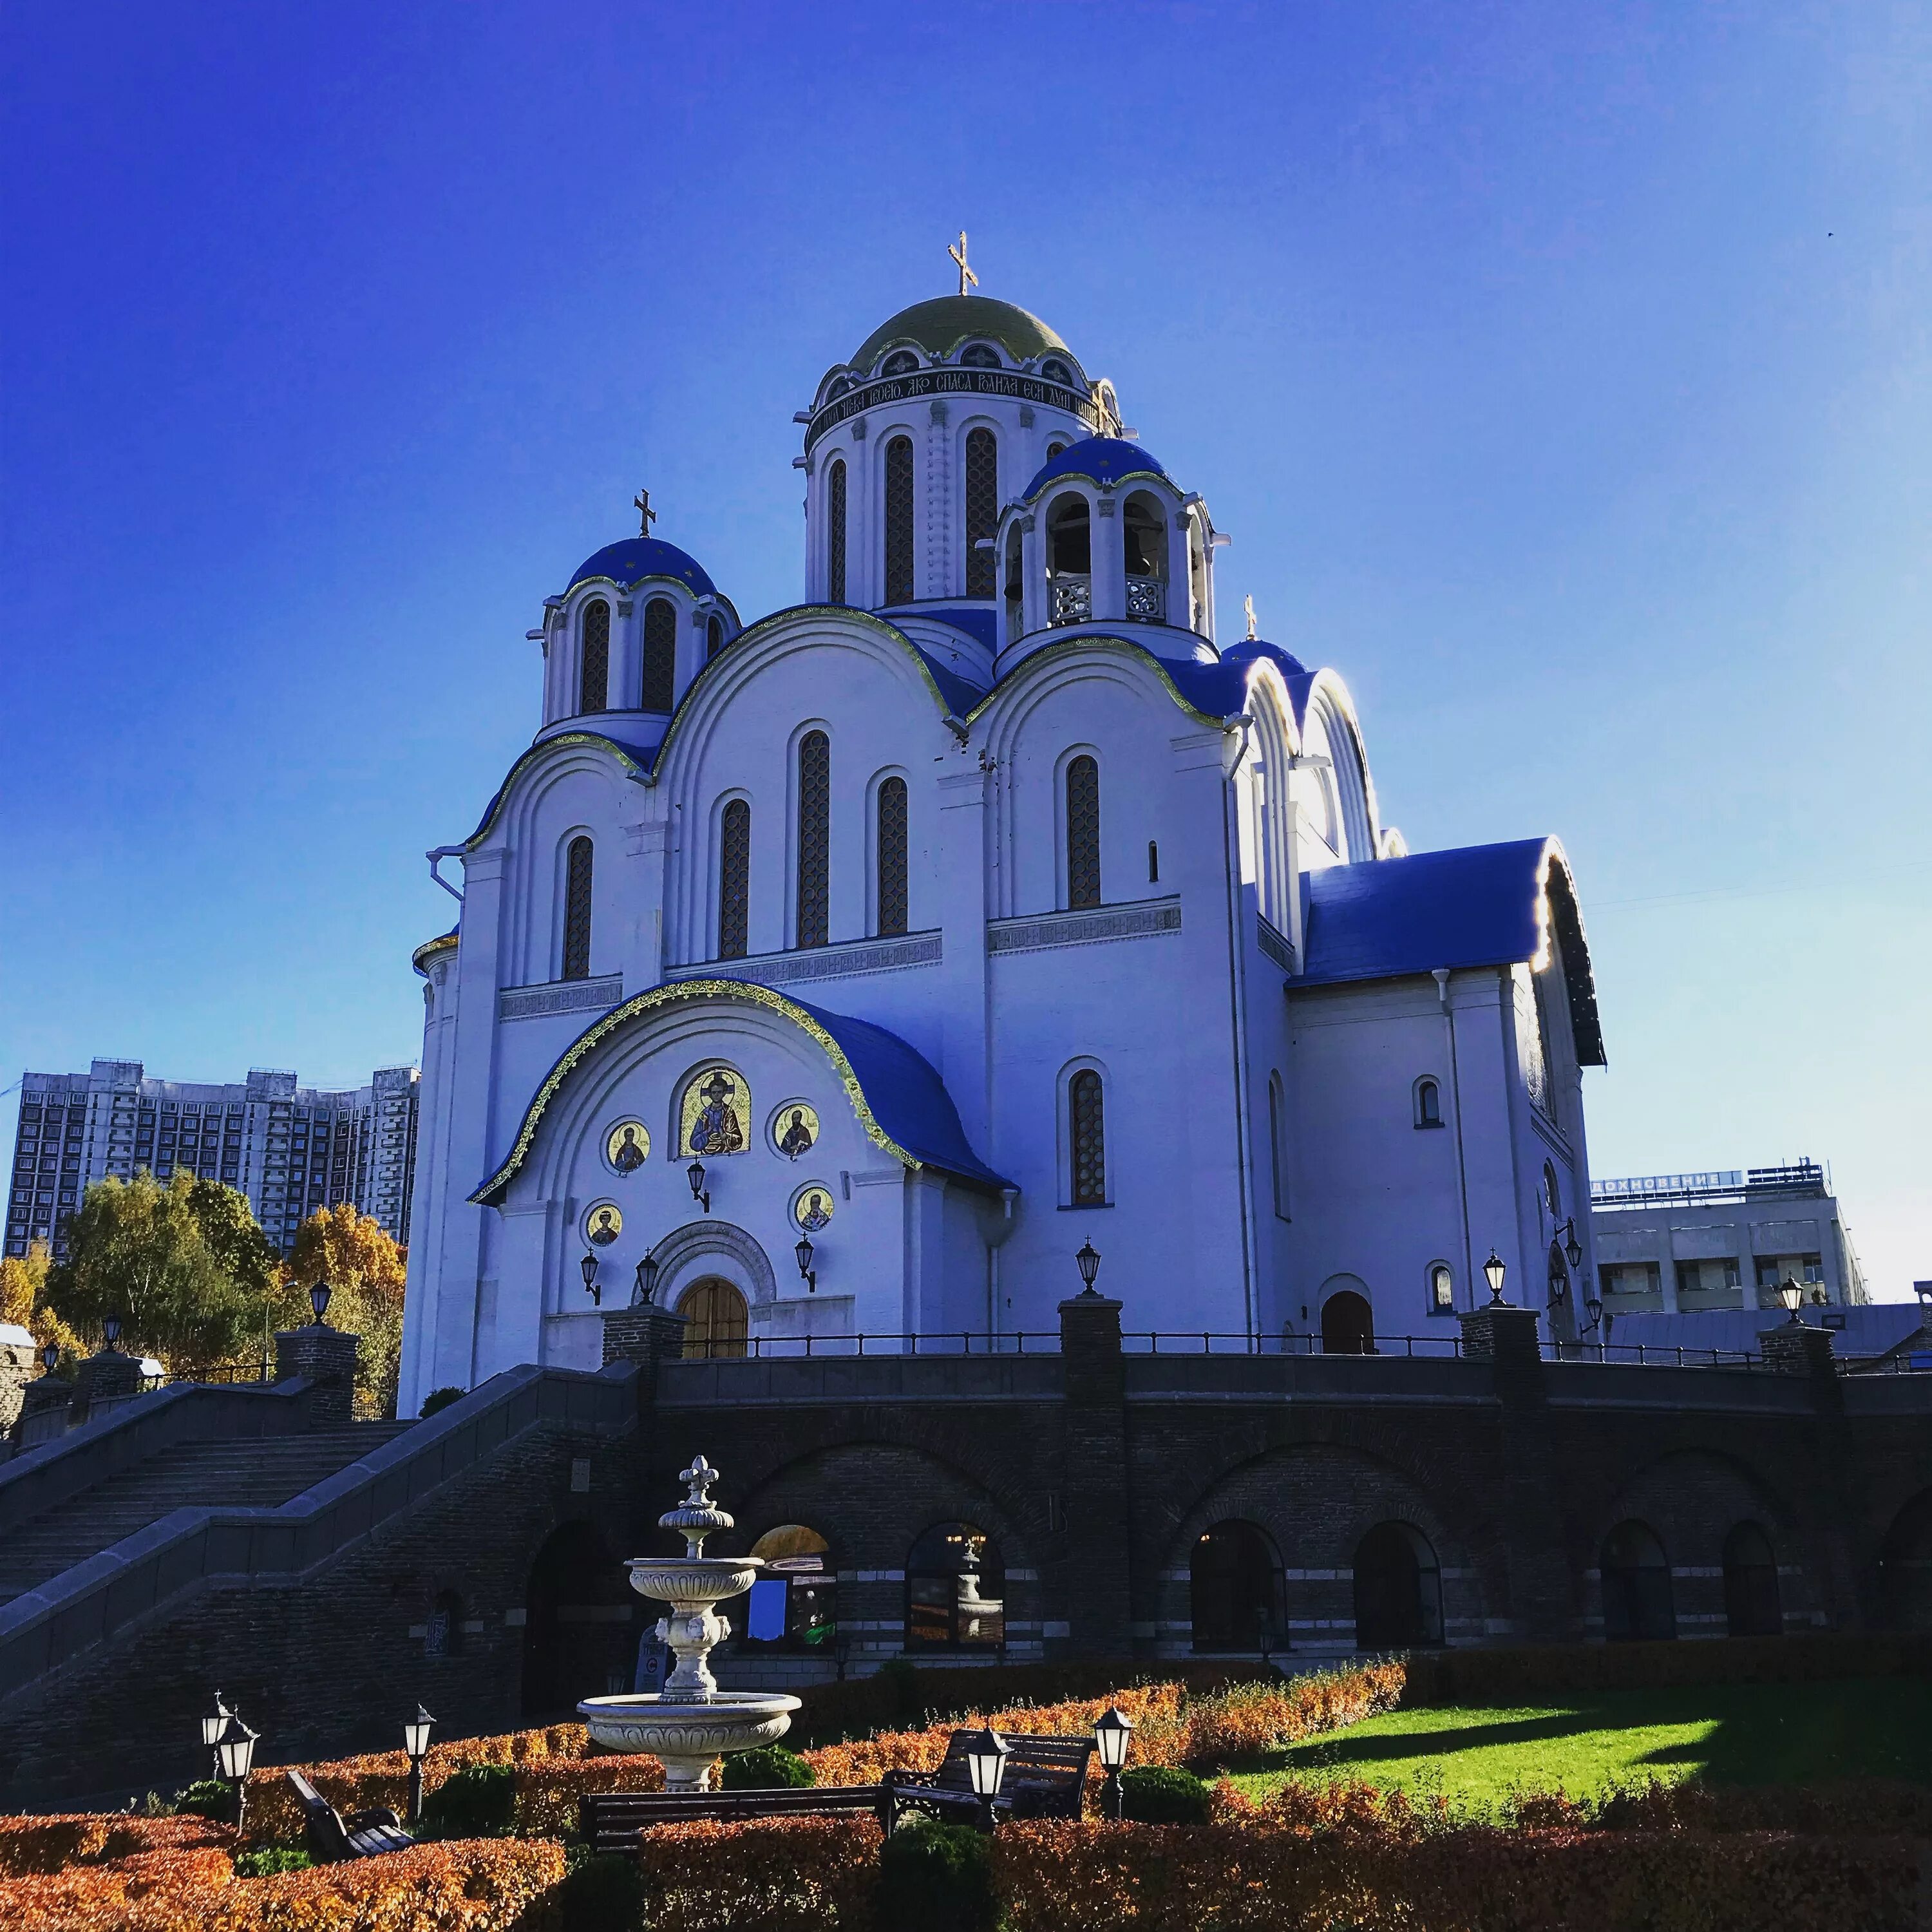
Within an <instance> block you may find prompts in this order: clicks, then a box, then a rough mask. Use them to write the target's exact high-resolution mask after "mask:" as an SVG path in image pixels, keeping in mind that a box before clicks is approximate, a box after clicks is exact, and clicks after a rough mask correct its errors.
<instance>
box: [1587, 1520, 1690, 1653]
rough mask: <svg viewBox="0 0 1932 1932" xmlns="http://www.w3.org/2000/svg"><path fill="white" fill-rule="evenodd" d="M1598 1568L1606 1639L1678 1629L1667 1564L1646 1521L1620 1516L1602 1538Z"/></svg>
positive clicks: (1632, 1639)
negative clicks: (1627, 1520) (1623, 1519)
mask: <svg viewBox="0 0 1932 1932" xmlns="http://www.w3.org/2000/svg"><path fill="white" fill-rule="evenodd" d="M1598 1574H1599V1575H1600V1577H1601V1579H1602V1582H1603V1589H1604V1638H1605V1640H1606V1641H1607V1642H1608V1643H1636V1642H1645V1641H1655V1640H1661V1639H1663V1638H1667V1637H1675V1636H1676V1634H1677V1613H1676V1610H1674V1609H1673V1607H1672V1605H1671V1601H1670V1564H1669V1562H1667V1560H1666V1559H1665V1557H1664V1545H1663V1544H1661V1543H1659V1542H1658V1540H1657V1537H1656V1534H1655V1532H1654V1531H1652V1529H1651V1528H1650V1527H1649V1525H1648V1524H1646V1523H1619V1524H1618V1525H1617V1526H1616V1529H1613V1530H1612V1531H1611V1532H1610V1535H1608V1536H1607V1537H1605V1538H1604V1550H1603V1557H1602V1560H1601V1562H1600V1563H1599V1565H1598Z"/></svg>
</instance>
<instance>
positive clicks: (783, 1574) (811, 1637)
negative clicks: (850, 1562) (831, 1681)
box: [745, 1523, 838, 1651]
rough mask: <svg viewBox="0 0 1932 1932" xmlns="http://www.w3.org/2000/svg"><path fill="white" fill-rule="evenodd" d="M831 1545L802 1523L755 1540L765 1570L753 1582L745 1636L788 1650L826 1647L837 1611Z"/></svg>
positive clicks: (835, 1629)
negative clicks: (830, 1560)
mask: <svg viewBox="0 0 1932 1932" xmlns="http://www.w3.org/2000/svg"><path fill="white" fill-rule="evenodd" d="M831 1550H832V1546H831V1545H830V1544H829V1543H827V1542H826V1540H825V1539H824V1538H823V1537H822V1536H820V1535H819V1533H818V1532H817V1530H815V1529H806V1527H805V1525H804V1524H803V1523H781V1524H780V1525H779V1526H778V1528H777V1529H768V1530H766V1532H765V1533H764V1535H763V1536H761V1537H760V1538H758V1540H757V1542H755V1543H754V1544H752V1545H751V1554H752V1555H753V1556H755V1557H757V1559H759V1560H760V1562H762V1563H763V1564H764V1565H765V1566H766V1571H767V1573H768V1574H766V1575H765V1576H763V1577H760V1578H759V1579H758V1580H757V1582H756V1583H754V1584H753V1585H752V1586H751V1601H750V1603H749V1604H748V1605H747V1606H746V1607H745V1640H746V1641H747V1642H748V1643H769V1644H782V1645H783V1646H784V1648H785V1649H787V1650H803V1651H816V1650H820V1649H824V1648H827V1647H829V1646H830V1644H831V1643H832V1640H833V1638H834V1637H836V1636H837V1635H838V1622H837V1619H836V1618H835V1616H834V1614H833V1607H832V1584H833V1578H832V1567H831V1565H830V1564H829V1562H828V1561H827V1560H826V1559H828V1558H829V1556H830V1554H831Z"/></svg>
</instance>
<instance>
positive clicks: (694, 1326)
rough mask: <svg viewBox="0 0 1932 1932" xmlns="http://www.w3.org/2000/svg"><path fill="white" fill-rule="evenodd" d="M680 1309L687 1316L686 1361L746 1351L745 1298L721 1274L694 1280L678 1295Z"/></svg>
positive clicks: (685, 1320)
mask: <svg viewBox="0 0 1932 1932" xmlns="http://www.w3.org/2000/svg"><path fill="white" fill-rule="evenodd" d="M677 1312H678V1313H679V1314H680V1315H682V1316H683V1317H684V1353H685V1360H686V1361H711V1360H712V1359H714V1358H717V1357H719V1356H736V1355H744V1354H745V1352H746V1349H745V1331H746V1328H747V1327H748V1322H747V1321H746V1310H745V1298H744V1297H743V1296H742V1295H740V1294H739V1292H738V1290H737V1289H736V1288H735V1287H734V1286H733V1285H732V1284H731V1283H730V1282H728V1281H727V1280H725V1279H724V1277H723V1276H722V1275H715V1274H711V1275H706V1277H704V1279H703V1280H702V1281H694V1282H693V1283H691V1286H689V1287H688V1288H687V1289H685V1291H684V1292H683V1293H682V1295H679V1297H678V1298H677Z"/></svg>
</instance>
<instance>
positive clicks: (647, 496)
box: [631, 490, 658, 537]
mask: <svg viewBox="0 0 1932 1932" xmlns="http://www.w3.org/2000/svg"><path fill="white" fill-rule="evenodd" d="M631 508H632V509H634V510H635V511H637V519H638V522H637V534H638V535H639V536H640V537H647V536H649V535H650V533H651V526H652V524H653V523H655V522H656V521H657V520H658V513H657V512H656V511H655V510H654V509H652V508H651V493H650V492H649V490H639V491H638V492H637V494H636V495H635V496H633V497H632V498H631Z"/></svg>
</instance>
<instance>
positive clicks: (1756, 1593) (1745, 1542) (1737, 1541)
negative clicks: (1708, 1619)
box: [1724, 1523, 1784, 1637]
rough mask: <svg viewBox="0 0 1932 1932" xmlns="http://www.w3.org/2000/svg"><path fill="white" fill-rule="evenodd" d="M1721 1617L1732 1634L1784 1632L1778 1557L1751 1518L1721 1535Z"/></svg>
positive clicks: (1780, 1635) (1749, 1634)
mask: <svg viewBox="0 0 1932 1932" xmlns="http://www.w3.org/2000/svg"><path fill="white" fill-rule="evenodd" d="M1724 1621H1725V1622H1726V1623H1727V1625H1729V1626H1730V1634H1731V1635H1732V1636H1733V1637H1782V1636H1783V1635H1784V1606H1783V1604H1781V1602H1780V1601H1778V1559H1777V1558H1776V1557H1775V1556H1773V1555H1772V1549H1771V1539H1770V1538H1769V1537H1768V1536H1766V1535H1765V1533H1764V1532H1763V1530H1762V1529H1760V1528H1759V1527H1758V1526H1757V1524H1756V1523H1736V1524H1734V1525H1733V1526H1732V1529H1731V1533H1730V1535H1728V1536H1727V1537H1726V1538H1724Z"/></svg>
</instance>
